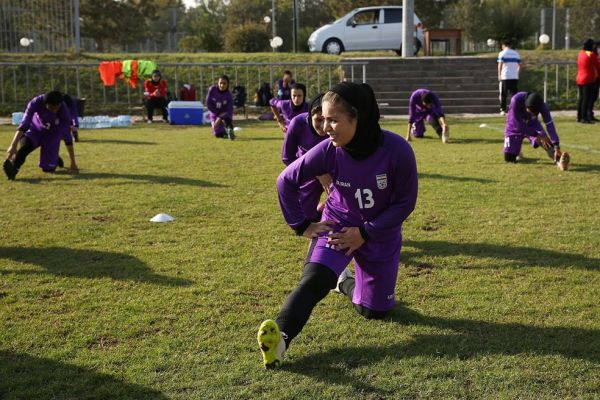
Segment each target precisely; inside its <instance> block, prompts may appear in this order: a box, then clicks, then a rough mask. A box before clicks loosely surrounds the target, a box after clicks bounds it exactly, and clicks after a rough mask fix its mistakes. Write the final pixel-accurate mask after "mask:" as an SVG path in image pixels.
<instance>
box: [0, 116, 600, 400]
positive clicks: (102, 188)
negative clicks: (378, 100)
mask: <svg viewBox="0 0 600 400" xmlns="http://www.w3.org/2000/svg"><path fill="white" fill-rule="evenodd" d="M572 120H573V118H564V117H562V118H561V117H559V118H556V120H555V121H556V126H557V130H558V134H559V136H560V138H561V144H562V148H563V150H565V151H568V152H570V154H571V157H572V159H571V160H572V164H571V168H570V170H569V171H566V172H561V171H559V170H558V169H557V168H556V167H555V166H553V165H552V164H551V162H550V160H549V159H548V158H547V157H546V155H545V153H544V152H543V151H542V150H540V149H538V150H533V149H532V148H531V147H530V146H529V145H528V142H524V146H523V149H524V151H523V153H524V157H525V159H524V160H523V161H522V162H520V163H518V164H516V165H513V164H506V163H505V162H504V159H503V156H502V145H503V135H502V128H503V119H502V118H500V117H497V118H474V119H468V118H462V119H458V118H453V117H452V116H449V117H448V121H449V124H450V127H451V131H450V140H451V143H449V144H446V145H444V144H442V143H441V141H440V140H439V139H437V136H435V133H434V132H433V131H432V129H431V128H429V129H428V131H427V133H426V135H427V137H426V138H424V139H421V140H413V141H412V142H411V143H412V146H413V149H414V151H415V155H416V158H417V164H418V170H419V198H418V201H417V207H416V209H415V211H414V212H413V214H412V215H411V216H410V218H409V219H408V220H407V221H406V223H405V224H404V231H403V232H404V246H403V250H402V256H401V264H402V265H401V268H400V273H399V277H398V282H397V290H396V294H397V299H398V303H399V304H398V306H397V307H396V309H395V310H394V312H393V313H392V314H391V316H390V317H389V318H387V319H385V320H383V321H373V320H365V319H364V318H362V317H360V316H359V315H358V314H356V312H354V310H353V309H352V307H351V305H350V304H349V302H348V301H347V299H346V298H345V297H343V296H340V295H338V294H336V293H331V294H330V295H328V296H327V297H326V298H325V299H324V300H323V301H322V302H321V303H319V305H318V306H317V307H316V308H315V310H314V312H313V315H312V317H311V319H310V320H309V322H308V324H307V325H306V327H305V329H304V331H303V332H302V333H301V335H300V336H299V337H298V338H296V339H295V341H294V342H293V343H292V346H291V347H290V349H289V351H288V352H287V353H286V359H285V361H284V364H283V367H282V368H281V369H279V370H268V371H267V370H264V369H263V367H262V362H261V356H260V352H259V351H258V347H257V344H256V330H257V328H258V326H259V325H260V323H261V322H262V320H263V319H266V318H273V317H275V316H276V313H277V312H278V310H279V307H280V306H281V305H282V303H283V301H284V299H285V297H286V296H287V294H288V293H289V292H290V291H291V290H292V289H293V288H294V287H295V285H296V283H297V281H298V279H299V277H300V273H301V270H302V263H303V259H304V255H305V252H306V248H307V244H308V241H307V239H304V238H299V237H296V236H295V235H294V233H293V231H292V230H291V229H289V228H288V227H287V226H286V225H285V223H284V221H283V218H282V216H281V212H280V210H279V204H278V201H277V193H276V190H275V179H276V177H277V175H278V174H279V172H280V171H281V170H282V169H283V164H282V163H281V160H280V156H281V145H282V134H281V131H280V130H279V128H278V127H277V125H276V124H275V122H259V121H252V120H249V121H237V122H236V125H237V126H239V127H241V128H242V129H241V130H240V131H239V132H238V137H237V139H236V140H235V141H229V140H223V139H215V138H213V137H212V135H211V133H210V130H209V128H208V127H206V126H203V127H178V126H170V125H164V124H160V123H157V124H153V125H142V124H138V125H135V126H134V127H132V128H123V129H121V128H113V129H103V130H82V131H81V132H80V138H81V140H80V142H79V143H75V151H76V155H77V162H78V165H79V167H80V169H81V173H80V174H79V175H68V174H67V173H66V172H62V171H59V172H58V173H56V174H44V173H43V172H42V171H41V170H40V169H39V168H38V167H37V162H38V157H39V151H37V150H36V151H35V152H34V153H32V154H31V155H30V157H29V158H28V160H27V162H26V163H25V165H24V166H23V168H22V170H21V171H20V173H19V175H18V176H17V180H16V181H14V182H13V181H8V180H6V178H5V177H4V176H2V182H1V183H0V205H1V207H0V209H1V210H2V211H3V216H2V218H1V219H0V231H1V232H2V234H1V235H0V237H1V238H2V240H1V241H0V397H1V398H2V399H22V398H23V399H25V398H35V399H107V398H111V399H113V398H114V399H171V398H172V399H250V398H269V399H304V398H306V399H355V398H356V399H400V398H440V399H447V398H506V399H513V398H536V399H537V398H547V399H550V398H597V396H599V393H600V375H599V374H598V371H599V370H600V305H599V303H598V299H599V298H600V277H599V274H600V217H599V216H600V174H599V172H600V134H599V130H600V126H599V125H585V126H583V125H580V124H576V123H575V122H573V121H572ZM482 124H485V125H484V126H483V127H481V125H482ZM382 127H383V128H384V129H388V130H392V131H395V132H397V133H399V134H402V135H404V134H405V132H406V121H405V120H388V119H384V120H382ZM14 130H15V127H12V126H0V147H1V148H3V149H6V148H7V147H8V145H9V143H10V140H11V139H12V136H13V133H14ZM525 143H527V144H525ZM62 155H63V158H65V160H66V159H68V157H66V156H67V154H66V150H65V149H64V147H63V149H62ZM158 213H167V214H170V215H172V216H173V217H174V218H175V221H174V222H171V223H165V224H160V223H152V222H149V219H150V218H152V217H153V216H154V215H156V214H158Z"/></svg>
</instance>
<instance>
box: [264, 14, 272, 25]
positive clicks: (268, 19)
mask: <svg viewBox="0 0 600 400" xmlns="http://www.w3.org/2000/svg"><path fill="white" fill-rule="evenodd" d="M263 21H265V24H268V23H269V22H271V17H269V16H268V15H265V17H264V18H263Z"/></svg>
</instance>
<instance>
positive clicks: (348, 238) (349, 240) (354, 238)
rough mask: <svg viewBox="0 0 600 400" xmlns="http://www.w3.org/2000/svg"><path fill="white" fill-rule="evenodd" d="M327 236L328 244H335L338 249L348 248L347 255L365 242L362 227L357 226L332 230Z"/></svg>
mask: <svg viewBox="0 0 600 400" xmlns="http://www.w3.org/2000/svg"><path fill="white" fill-rule="evenodd" d="M327 236H328V237H329V240H328V241H327V244H330V245H332V246H335V248H336V249H338V250H344V249H348V250H347V251H346V255H347V256H349V255H351V254H352V253H353V252H354V250H356V249H358V248H359V247H360V246H362V245H363V243H364V242H365V240H364V239H363V237H362V235H361V234H360V229H358V227H355V226H353V227H345V228H342V229H341V230H340V231H339V232H330V233H329V234H328V235H327Z"/></svg>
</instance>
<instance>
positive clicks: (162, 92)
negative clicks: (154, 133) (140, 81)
mask: <svg viewBox="0 0 600 400" xmlns="http://www.w3.org/2000/svg"><path fill="white" fill-rule="evenodd" d="M144 105H145V106H146V111H147V112H148V123H149V124H151V123H152V117H153V116H154V109H155V108H159V109H160V110H161V111H162V117H163V121H165V122H169V118H168V113H167V81H165V80H164V79H162V74H161V73H160V71H159V70H157V69H155V70H154V71H152V78H150V79H146V81H145V82H144Z"/></svg>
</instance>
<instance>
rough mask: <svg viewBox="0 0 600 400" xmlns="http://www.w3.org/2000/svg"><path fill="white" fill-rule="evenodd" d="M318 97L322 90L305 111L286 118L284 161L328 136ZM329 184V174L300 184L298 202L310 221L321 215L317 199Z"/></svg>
mask: <svg viewBox="0 0 600 400" xmlns="http://www.w3.org/2000/svg"><path fill="white" fill-rule="evenodd" d="M322 98H323V93H319V94H318V95H317V96H315V98H314V99H313V100H312V101H311V103H310V107H309V112H306V113H302V114H298V115H296V116H295V117H294V118H292V120H291V121H290V126H289V127H288V129H287V133H286V134H285V137H284V138H283V148H282V150H281V161H283V163H284V164H285V165H290V164H291V163H292V162H294V161H296V160H297V159H298V158H300V157H302V156H303V155H304V154H305V153H306V152H307V151H308V150H310V149H312V148H313V147H315V146H316V145H317V144H319V143H321V142H322V141H324V140H327V139H329V137H328V136H327V133H325V131H324V130H323V113H322V106H321V99H322ZM330 187H331V176H329V175H328V174H325V175H323V176H317V177H316V178H315V179H310V180H308V181H307V182H305V183H304V184H303V185H302V187H301V188H300V191H301V192H302V193H301V195H300V198H301V200H300V204H302V207H304V213H305V215H306V217H307V218H308V219H309V220H310V221H311V222H314V221H318V220H320V219H321V211H322V210H323V207H324V206H325V204H324V203H321V202H320V200H321V195H322V194H323V192H325V193H326V194H329V190H330Z"/></svg>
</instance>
